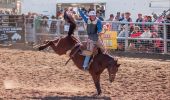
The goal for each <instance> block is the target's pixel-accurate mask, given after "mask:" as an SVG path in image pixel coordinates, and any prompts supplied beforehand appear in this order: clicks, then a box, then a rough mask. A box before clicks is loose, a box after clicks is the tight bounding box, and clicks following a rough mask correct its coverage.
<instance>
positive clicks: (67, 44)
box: [55, 36, 78, 55]
mask: <svg viewBox="0 0 170 100" xmlns="http://www.w3.org/2000/svg"><path fill="white" fill-rule="evenodd" d="M77 42H78V41H77V39H76V38H75V37H73V36H66V37H63V38H59V40H58V42H57V44H56V50H55V52H56V53H57V54H59V55H63V54H66V53H67V51H68V50H70V49H72V48H73V47H74V46H75V44H76V43H77Z"/></svg>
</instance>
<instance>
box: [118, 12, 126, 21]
mask: <svg viewBox="0 0 170 100" xmlns="http://www.w3.org/2000/svg"><path fill="white" fill-rule="evenodd" d="M124 18H125V14H124V13H122V14H121V17H120V19H118V20H119V21H123V20H124Z"/></svg>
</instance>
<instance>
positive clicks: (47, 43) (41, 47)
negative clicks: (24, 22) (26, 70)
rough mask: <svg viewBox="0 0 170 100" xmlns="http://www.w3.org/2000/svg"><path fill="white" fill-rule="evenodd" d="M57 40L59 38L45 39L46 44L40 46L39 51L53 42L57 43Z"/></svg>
mask: <svg viewBox="0 0 170 100" xmlns="http://www.w3.org/2000/svg"><path fill="white" fill-rule="evenodd" d="M57 42H58V39H56V40H53V41H45V42H44V45H41V46H40V47H38V50H39V51H41V50H44V49H45V48H47V47H49V46H50V45H51V44H52V43H57Z"/></svg>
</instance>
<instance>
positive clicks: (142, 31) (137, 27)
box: [0, 7, 170, 51]
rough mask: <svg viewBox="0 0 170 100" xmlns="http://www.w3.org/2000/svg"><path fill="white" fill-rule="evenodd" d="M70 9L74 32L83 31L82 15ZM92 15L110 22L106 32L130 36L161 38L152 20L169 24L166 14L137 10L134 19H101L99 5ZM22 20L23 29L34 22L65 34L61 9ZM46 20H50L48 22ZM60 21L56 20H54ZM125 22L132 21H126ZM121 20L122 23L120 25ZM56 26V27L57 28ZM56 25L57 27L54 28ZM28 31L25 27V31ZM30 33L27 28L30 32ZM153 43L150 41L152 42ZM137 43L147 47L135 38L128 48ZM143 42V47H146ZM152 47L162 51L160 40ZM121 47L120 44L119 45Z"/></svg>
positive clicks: (121, 15)
mask: <svg viewBox="0 0 170 100" xmlns="http://www.w3.org/2000/svg"><path fill="white" fill-rule="evenodd" d="M69 9H70V11H72V14H73V16H74V19H75V20H77V24H78V25H77V30H78V34H82V33H83V34H85V25H84V23H83V22H82V18H81V17H80V15H79V14H78V12H76V11H74V10H73V8H69ZM81 10H82V11H83V12H84V13H85V14H86V15H87V16H88V12H89V11H91V10H94V8H93V7H90V8H89V9H85V8H81ZM96 10H97V11H96V15H97V17H98V18H99V19H100V20H101V21H104V23H103V24H104V25H107V24H110V26H111V28H110V31H117V33H118V37H130V38H164V29H163V25H161V24H154V23H170V14H167V15H166V16H164V15H162V16H158V15H156V14H154V13H153V14H152V15H143V14H141V13H139V14H137V19H132V18H131V13H130V12H125V13H121V12H117V13H116V14H115V15H114V14H110V16H109V18H105V17H104V16H105V10H104V8H103V7H101V8H100V9H96ZM0 14H4V12H2V11H0ZM5 14H10V13H9V12H5ZM23 16H24V18H25V19H26V25H27V28H29V29H31V28H33V27H34V26H33V25H35V31H36V32H37V33H49V32H50V33H51V34H56V33H58V32H59V33H61V34H64V33H67V32H66V31H67V30H68V29H67V27H66V26H67V23H66V22H65V21H64V18H63V16H64V10H60V11H57V13H56V16H51V17H49V16H45V15H42V14H37V13H28V14H27V15H23ZM49 19H50V21H49ZM57 20H60V21H57ZM127 22H132V23H129V24H126V23H127ZM123 23H124V24H123ZM58 25H59V27H58ZM58 28H59V29H58ZM166 29H167V39H170V25H167V27H166ZM28 32H29V30H28ZM30 33H31V31H30ZM118 42H119V45H125V44H124V41H122V40H118ZM152 42H153V41H152ZM139 44H145V46H144V47H145V49H146V48H147V49H148V47H149V46H150V43H149V42H148V41H144V40H141V41H137V40H133V41H130V42H129V47H130V48H136V47H137V48H139V47H140V45H139ZM146 45H147V46H146ZM154 46H157V48H159V49H158V50H160V51H161V50H162V46H163V43H162V41H161V42H160V41H154ZM123 47H124V46H123ZM120 49H122V48H121V47H120Z"/></svg>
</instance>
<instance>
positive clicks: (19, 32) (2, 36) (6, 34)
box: [0, 27, 25, 43]
mask: <svg viewBox="0 0 170 100" xmlns="http://www.w3.org/2000/svg"><path fill="white" fill-rule="evenodd" d="M24 40H25V34H24V29H23V28H22V27H0V42H4V41H10V42H17V43H21V42H22V43H24Z"/></svg>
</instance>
